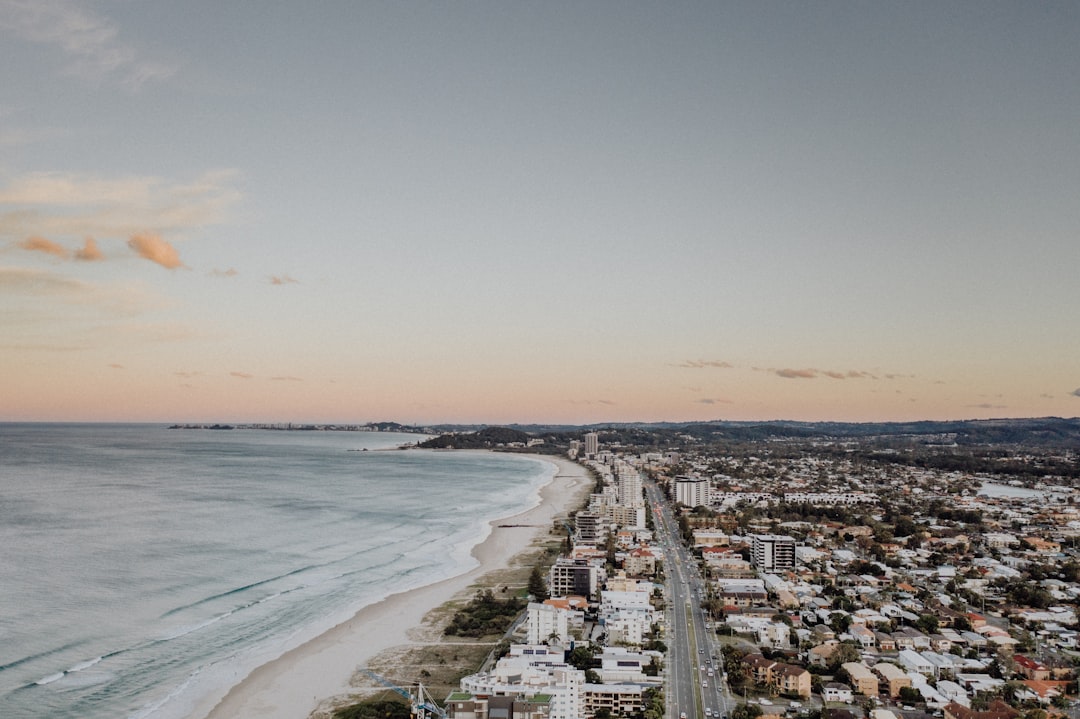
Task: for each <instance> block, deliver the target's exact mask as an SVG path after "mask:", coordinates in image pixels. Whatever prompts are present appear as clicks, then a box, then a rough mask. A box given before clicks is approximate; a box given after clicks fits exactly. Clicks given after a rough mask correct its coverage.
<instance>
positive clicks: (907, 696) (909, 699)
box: [898, 687, 922, 704]
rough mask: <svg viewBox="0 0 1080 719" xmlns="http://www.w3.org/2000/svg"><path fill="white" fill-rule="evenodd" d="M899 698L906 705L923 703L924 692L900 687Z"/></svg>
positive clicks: (913, 688)
mask: <svg viewBox="0 0 1080 719" xmlns="http://www.w3.org/2000/svg"><path fill="white" fill-rule="evenodd" d="M898 696H899V697H900V701H902V702H904V703H905V704H915V703H916V702H921V701H922V692H920V691H919V690H918V689H916V688H915V687H900V692H899V694H898Z"/></svg>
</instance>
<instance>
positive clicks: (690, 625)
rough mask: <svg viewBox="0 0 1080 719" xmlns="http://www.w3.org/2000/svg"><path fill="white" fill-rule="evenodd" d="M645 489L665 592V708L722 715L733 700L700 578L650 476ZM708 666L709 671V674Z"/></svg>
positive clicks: (694, 715) (674, 713)
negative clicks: (660, 551)
mask: <svg viewBox="0 0 1080 719" xmlns="http://www.w3.org/2000/svg"><path fill="white" fill-rule="evenodd" d="M646 495H647V497H648V499H649V504H650V511H652V512H653V520H654V522H655V527H656V541H657V542H658V543H659V544H660V546H661V548H662V549H663V551H664V559H665V564H664V571H665V575H666V593H667V597H668V600H669V601H668V608H667V614H666V617H667V622H668V633H667V643H668V662H667V679H668V682H667V691H666V696H667V703H668V714H669V716H671V717H679V716H680V715H681V714H685V715H686V717H687V719H700V718H701V717H704V716H706V714H705V712H706V710H708V711H709V714H710V715H714V716H715V715H719V716H722V717H723V716H728V715H730V713H731V709H732V708H733V706H734V703H733V699H732V698H731V695H730V692H728V689H727V685H726V683H725V682H724V681H723V678H722V677H723V671H722V669H721V664H722V662H721V654H720V647H719V644H718V643H717V642H716V635H715V634H714V633H713V632H712V630H711V629H709V627H708V625H707V617H706V615H705V612H704V610H703V608H702V599H703V598H704V597H705V584H704V582H703V580H702V577H701V575H700V572H699V571H698V565H697V562H696V561H695V560H694V558H693V556H692V555H691V554H690V553H689V552H688V551H687V549H686V547H685V546H683V543H682V539H681V537H680V536H679V526H678V523H677V522H676V521H675V518H674V515H673V514H672V511H671V508H670V505H669V503H668V502H667V501H666V500H665V499H664V497H663V496H662V494H661V492H660V490H659V488H658V487H657V486H656V484H655V483H653V482H646ZM710 670H711V671H712V673H713V676H711V677H710V676H709V672H710Z"/></svg>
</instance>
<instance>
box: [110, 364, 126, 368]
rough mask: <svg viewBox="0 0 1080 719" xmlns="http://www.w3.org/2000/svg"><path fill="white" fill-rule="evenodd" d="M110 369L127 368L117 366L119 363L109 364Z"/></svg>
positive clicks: (120, 365)
mask: <svg viewBox="0 0 1080 719" xmlns="http://www.w3.org/2000/svg"><path fill="white" fill-rule="evenodd" d="M109 367H112V368H113V369H125V368H124V365H122V364H117V363H115V362H112V363H111V364H109Z"/></svg>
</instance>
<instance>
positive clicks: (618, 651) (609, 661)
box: [596, 647, 663, 685]
mask: <svg viewBox="0 0 1080 719" xmlns="http://www.w3.org/2000/svg"><path fill="white" fill-rule="evenodd" d="M662 661H663V654H662V653H660V652H657V651H649V652H635V651H631V650H630V649H627V648H625V647H604V651H603V653H602V654H601V655H600V668H599V669H597V670H596V673H597V674H599V675H600V681H602V682H603V683H604V684H656V685H660V684H662V683H663V678H662V677H659V676H650V675H648V674H646V673H645V670H646V669H647V668H648V667H649V665H651V664H653V663H654V662H655V663H657V664H660V663H661V662H662Z"/></svg>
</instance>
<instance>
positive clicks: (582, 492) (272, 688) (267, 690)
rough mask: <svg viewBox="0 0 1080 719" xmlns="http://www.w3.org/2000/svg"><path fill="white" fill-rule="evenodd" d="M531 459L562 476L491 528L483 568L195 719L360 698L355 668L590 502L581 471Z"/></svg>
mask: <svg viewBox="0 0 1080 719" xmlns="http://www.w3.org/2000/svg"><path fill="white" fill-rule="evenodd" d="M531 456H533V457H535V458H537V459H542V460H544V461H547V462H550V463H553V464H555V465H556V466H557V467H558V471H557V472H556V473H555V477H554V479H553V480H552V481H551V482H549V483H548V484H547V485H545V486H544V487H543V488H542V489H541V490H540V498H541V501H540V504H539V505H537V506H536V507H533V508H532V509H529V510H526V511H525V512H522V513H520V514H517V515H514V516H512V517H506V518H502V519H498V520H495V521H493V522H492V523H491V525H492V531H491V534H490V535H489V536H488V538H487V539H486V540H484V541H483V542H482V543H480V544H478V545H477V546H476V547H475V548H474V549H473V552H472V553H473V556H474V557H475V558H476V559H477V560H478V561H479V563H480V564H479V565H478V566H477V567H475V568H474V569H472V570H470V571H468V572H466V573H464V574H461V575H458V576H456V577H451V578H450V579H446V580H443V581H441V582H437V583H435V584H431V585H428V586H426V587H420V588H418V589H413V590H410V591H408V592H403V593H401V594H396V595H394V596H391V597H388V598H386V599H384V600H383V601H381V602H378V603H377V604H373V605H371V606H369V607H365V608H364V609H362V610H360V611H359V612H357V614H356V615H355V616H353V618H352V619H349V620H348V621H345V622H343V623H341V624H339V625H337V626H336V627H334V628H333V629H331V630H329V631H327V632H325V633H324V634H322V635H320V636H318V637H316V638H314V639H312V640H311V641H308V642H307V643H305V644H302V645H301V646H299V647H297V648H295V649H293V650H291V651H289V652H286V653H285V654H283V655H282V656H280V657H279V658H277V659H275V660H273V661H271V662H269V663H267V664H264V665H263V666H261V667H259V668H258V669H256V670H255V671H254V672H252V673H251V674H250V675H249V676H248V677H247V678H245V679H244V680H243V681H241V682H240V683H239V684H237V685H236V686H234V687H233V688H232V689H231V690H230V691H229V693H228V694H227V695H226V696H225V697H224V698H223V699H221V700H220V701H219V702H217V704H216V706H212V707H211V706H209V703H208V705H207V706H203V707H200V708H199V709H197V711H196V712H194V713H193V714H192V716H193V717H206V719H255V718H256V717H258V719H305V718H306V717H308V716H310V715H311V714H312V712H314V711H316V710H317V709H319V708H320V707H326V706H328V705H330V704H332V703H333V704H336V703H341V702H342V701H344V700H345V699H347V698H348V697H349V696H352V695H356V694H357V691H356V690H355V689H352V688H350V679H351V677H352V675H353V673H354V672H355V671H356V668H357V667H363V666H366V665H367V662H368V661H369V660H370V659H371V658H372V657H374V656H376V655H377V654H379V653H380V652H383V651H384V650H387V649H391V648H394V647H401V646H407V645H409V644H411V643H412V642H411V640H410V638H409V634H408V633H409V630H410V629H412V628H414V627H418V626H419V625H420V624H421V622H422V620H423V618H424V615H426V614H427V613H428V612H429V611H431V610H432V609H435V608H436V607H439V606H441V605H442V604H444V603H445V602H447V601H450V600H451V599H453V598H454V597H455V596H457V595H459V594H462V593H463V592H466V591H467V590H469V588H470V587H471V586H473V585H474V583H476V581H477V580H478V579H479V578H480V577H482V576H484V575H485V574H487V573H489V572H492V571H496V570H499V569H502V568H504V567H507V566H509V565H510V564H511V560H512V559H513V558H514V557H515V556H516V555H518V554H520V553H522V552H526V551H528V550H529V549H530V548H531V547H532V546H533V543H534V540H537V539H542V538H544V537H547V536H548V534H549V531H550V529H551V526H552V523H553V522H554V520H555V519H556V518H558V517H565V516H566V515H567V514H568V513H569V512H571V511H573V510H575V509H578V508H580V506H581V505H582V504H583V503H584V501H585V498H586V497H587V495H588V493H589V492H590V491H591V489H592V481H591V480H590V479H589V476H588V472H587V470H586V469H585V468H584V467H583V466H581V465H579V464H577V463H575V462H571V461H569V460H567V459H565V458H563V457H557V456H547V455H531ZM436 698H437V699H439V700H441V699H442V697H436ZM209 701H210V700H208V702H209Z"/></svg>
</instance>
